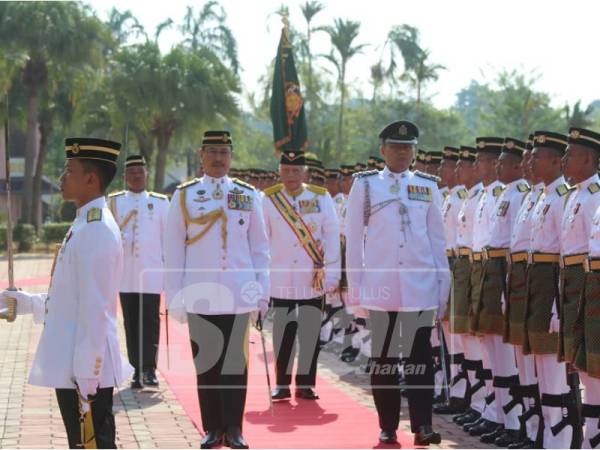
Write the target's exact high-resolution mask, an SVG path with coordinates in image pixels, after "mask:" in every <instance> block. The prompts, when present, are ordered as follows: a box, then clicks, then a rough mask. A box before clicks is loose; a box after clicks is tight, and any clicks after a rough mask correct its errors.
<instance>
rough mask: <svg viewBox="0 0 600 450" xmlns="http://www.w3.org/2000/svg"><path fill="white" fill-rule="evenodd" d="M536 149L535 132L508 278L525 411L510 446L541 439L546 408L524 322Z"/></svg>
mask: <svg viewBox="0 0 600 450" xmlns="http://www.w3.org/2000/svg"><path fill="white" fill-rule="evenodd" d="M532 151H533V134H530V135H529V138H528V140H527V144H526V146H525V151H524V152H523V159H522V161H521V172H522V174H523V176H524V178H525V179H526V180H527V181H528V182H529V185H530V186H531V190H530V191H529V192H528V193H527V194H526V195H525V198H524V199H523V202H522V203H521V206H520V207H519V211H518V212H517V216H516V218H515V220H514V223H513V226H512V232H511V238H510V254H509V256H508V258H507V261H508V276H507V281H506V292H507V294H506V302H505V311H504V342H507V343H510V344H513V345H514V346H515V355H516V361H517V369H518V371H519V385H520V386H516V387H515V386H513V387H512V388H511V394H512V395H513V398H514V399H515V398H520V399H523V414H522V415H521V417H520V419H519V420H520V421H521V433H520V435H519V441H518V442H515V443H513V444H509V445H508V447H509V448H534V446H535V445H537V444H536V442H538V444H539V441H538V436H539V434H540V433H539V432H540V430H541V431H543V426H542V422H541V418H542V412H541V405H540V395H539V388H538V380H537V375H536V370H535V358H534V356H533V355H532V354H528V355H526V354H524V352H523V337H524V323H525V319H526V312H527V302H526V300H527V259H528V255H529V245H530V241H531V229H532V228H533V210H534V208H535V206H536V205H537V203H538V201H539V199H540V197H541V195H542V192H543V190H544V183H543V182H542V180H541V178H540V177H539V176H536V175H534V174H533V172H532V170H531V165H530V161H531V153H532Z"/></svg>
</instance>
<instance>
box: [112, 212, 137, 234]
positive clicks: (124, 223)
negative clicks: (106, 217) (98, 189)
mask: <svg viewBox="0 0 600 450" xmlns="http://www.w3.org/2000/svg"><path fill="white" fill-rule="evenodd" d="M137 213H138V210H137V209H132V210H131V211H130V212H129V214H127V217H125V219H123V222H121V223H120V224H119V228H120V229H121V230H122V229H123V228H125V227H126V226H127V224H128V223H129V221H130V220H131V219H133V217H134V216H136V215H137ZM115 217H116V216H115Z"/></svg>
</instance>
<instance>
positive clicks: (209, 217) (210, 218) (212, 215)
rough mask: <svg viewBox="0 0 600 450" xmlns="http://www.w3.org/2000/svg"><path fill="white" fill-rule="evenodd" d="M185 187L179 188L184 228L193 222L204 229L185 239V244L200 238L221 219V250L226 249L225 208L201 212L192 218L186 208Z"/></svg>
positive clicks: (190, 243)
mask: <svg viewBox="0 0 600 450" xmlns="http://www.w3.org/2000/svg"><path fill="white" fill-rule="evenodd" d="M185 192H186V191H185V189H182V190H181V194H180V195H179V202H180V203H179V206H180V207H181V211H182V212H183V220H184V221H185V226H186V228H187V227H188V226H189V224H190V223H195V224H196V225H205V227H204V229H203V230H202V231H200V233H198V234H197V235H196V236H193V237H191V238H189V239H186V241H185V245H192V244H193V243H194V242H197V241H199V240H200V239H202V238H203V237H204V236H205V235H206V233H208V232H209V231H210V229H211V228H212V227H213V225H214V224H215V223H217V220H219V219H222V221H221V239H222V240H223V250H226V249H227V214H226V213H225V210H224V209H223V208H222V207H221V208H218V209H215V210H214V211H211V212H209V213H207V214H203V215H201V216H200V217H196V218H193V217H192V216H191V215H190V213H189V211H188V209H187V203H186V193H185Z"/></svg>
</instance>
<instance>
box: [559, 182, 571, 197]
mask: <svg viewBox="0 0 600 450" xmlns="http://www.w3.org/2000/svg"><path fill="white" fill-rule="evenodd" d="M567 192H569V187H568V186H567V185H566V184H561V185H559V186H558V187H557V188H556V193H557V194H558V195H559V196H561V197H562V196H563V195H565V194H566V193H567Z"/></svg>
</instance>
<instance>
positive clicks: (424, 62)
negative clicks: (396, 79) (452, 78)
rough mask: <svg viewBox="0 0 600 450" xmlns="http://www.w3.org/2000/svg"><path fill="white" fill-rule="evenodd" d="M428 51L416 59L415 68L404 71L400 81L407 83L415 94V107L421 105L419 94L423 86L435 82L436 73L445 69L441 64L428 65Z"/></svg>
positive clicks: (437, 75) (437, 76)
mask: <svg viewBox="0 0 600 450" xmlns="http://www.w3.org/2000/svg"><path fill="white" fill-rule="evenodd" d="M428 59H429V50H423V51H422V52H421V54H420V55H419V57H418V60H417V63H416V65H415V67H413V68H411V70H409V71H406V72H405V73H404V74H403V76H402V79H404V80H406V81H408V82H409V83H410V85H411V86H412V87H413V88H414V89H415V91H416V93H417V98H416V100H417V105H419V104H420V103H421V93H422V90H423V87H424V85H425V84H427V83H428V82H430V81H437V79H438V78H439V74H438V72H439V71H440V70H444V69H446V67H445V66H443V65H441V64H433V63H432V64H429V61H428Z"/></svg>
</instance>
